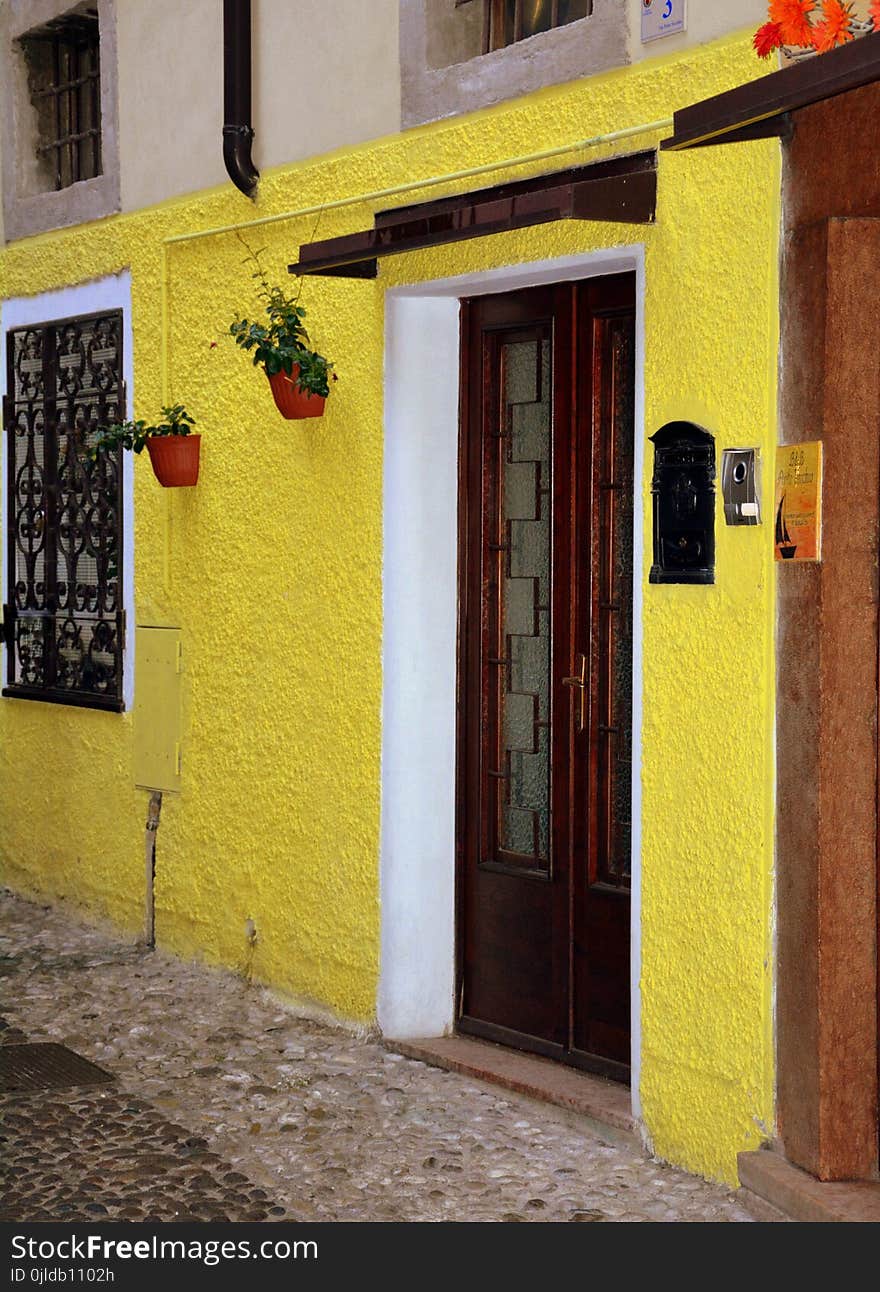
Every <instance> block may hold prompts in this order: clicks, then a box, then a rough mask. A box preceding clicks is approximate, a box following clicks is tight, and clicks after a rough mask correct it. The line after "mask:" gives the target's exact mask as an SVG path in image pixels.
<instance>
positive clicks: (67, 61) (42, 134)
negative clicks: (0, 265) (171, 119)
mask: <svg viewBox="0 0 880 1292" xmlns="http://www.w3.org/2000/svg"><path fill="white" fill-rule="evenodd" d="M116 83H117V69H116V0H82V2H81V3H79V4H77V3H71V0H0V126H2V131H3V146H2V148H0V154H2V165H3V223H4V229H3V232H4V235H5V237H6V240H7V241H11V240H12V239H14V238H23V237H27V236H28V235H30V234H34V233H43V232H44V231H46V230H48V229H57V228H60V227H62V226H64V225H71V224H82V223H84V222H86V221H87V220H96V219H100V218H101V217H102V216H105V215H111V214H112V213H113V212H115V211H118V210H119V199H120V187H119V148H118V124H117V122H118V106H117V94H116Z"/></svg>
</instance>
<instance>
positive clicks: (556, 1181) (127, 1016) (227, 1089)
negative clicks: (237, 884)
mask: <svg viewBox="0 0 880 1292" xmlns="http://www.w3.org/2000/svg"><path fill="white" fill-rule="evenodd" d="M0 1013H2V1014H3V1015H4V1016H5V1019H6V1021H7V1029H6V1031H5V1032H3V1033H0V1039H3V1040H5V1041H6V1042H7V1043H8V1042H9V1041H12V1042H16V1041H21V1040H23V1039H25V1038H26V1039H27V1040H29V1041H55V1042H59V1043H61V1044H63V1045H66V1046H69V1047H70V1048H71V1049H72V1050H75V1051H76V1052H77V1053H78V1054H81V1055H82V1056H83V1057H84V1058H86V1059H89V1060H90V1061H91V1062H92V1063H95V1064H97V1065H98V1066H100V1067H101V1068H103V1069H105V1070H106V1071H107V1072H110V1073H112V1074H113V1076H114V1077H115V1078H116V1081H115V1082H114V1083H112V1084H109V1085H103V1086H94V1085H93V1086H89V1087H85V1086H81V1087H73V1088H69V1089H66V1090H44V1091H40V1092H35V1093H33V1094H15V1095H4V1096H2V1097H0V1117H2V1123H3V1137H4V1138H5V1140H6V1142H5V1143H3V1144H2V1145H0V1163H2V1165H3V1167H4V1168H5V1170H6V1180H5V1185H4V1193H5V1196H4V1198H3V1200H2V1201H0V1219H4V1220H12V1219H16V1220H48V1219H64V1220H74V1219H82V1218H91V1219H101V1220H108V1219H110V1220H112V1219H141V1218H143V1219H153V1220H157V1219H158V1220H174V1219H177V1220H183V1219H212V1218H217V1219H219V1218H228V1219H230V1220H240V1219H261V1220H267V1221H271V1220H275V1219H294V1220H295V1219H303V1220H341V1221H344V1220H373V1221H393V1220H407V1221H408V1220H430V1221H439V1220H454V1221H465V1220H480V1221H482V1220H486V1221H498V1220H502V1221H509V1220H517V1221H546V1220H553V1221H572V1220H574V1221H621V1220H622V1221H636V1220H638V1221H642V1220H648V1221H654V1220H659V1221H718V1220H720V1221H748V1220H750V1219H751V1217H750V1216H749V1214H748V1213H747V1212H746V1211H745V1210H744V1209H743V1207H742V1206H741V1205H739V1204H738V1202H737V1200H736V1196H735V1194H733V1193H732V1192H731V1191H730V1190H728V1189H725V1188H722V1187H717V1186H713V1185H709V1184H706V1183H704V1182H703V1181H701V1180H697V1179H695V1178H693V1177H691V1176H688V1175H686V1174H684V1173H682V1172H680V1171H676V1170H673V1169H672V1168H670V1167H667V1166H664V1165H662V1164H660V1163H657V1162H653V1161H650V1160H648V1159H646V1158H644V1157H642V1156H641V1155H640V1154H639V1153H637V1152H635V1151H633V1150H631V1149H628V1148H621V1147H619V1146H615V1145H614V1144H613V1143H611V1142H610V1141H609V1142H603V1141H602V1140H601V1139H599V1138H597V1137H596V1135H595V1134H593V1133H591V1132H590V1131H589V1130H587V1129H586V1128H585V1127H584V1125H583V1123H579V1122H578V1120H577V1118H576V1117H575V1116H574V1115H573V1114H570V1113H568V1112H565V1111H564V1110H562V1109H558V1108H555V1107H552V1106H549V1105H545V1104H539V1103H536V1102H534V1101H532V1100H529V1099H527V1098H525V1097H522V1096H519V1095H513V1094H510V1093H508V1092H507V1091H500V1090H496V1089H493V1088H492V1087H490V1086H488V1085H484V1084H482V1083H480V1082H476V1081H473V1080H469V1079H467V1078H465V1077H461V1076H458V1075H456V1074H454V1073H450V1072H444V1071H441V1070H439V1069H435V1068H431V1067H428V1066H427V1065H425V1064H423V1063H418V1062H414V1061H411V1060H408V1059H404V1058H401V1057H399V1056H398V1055H395V1054H392V1053H389V1052H388V1051H386V1050H385V1049H384V1048H383V1046H382V1045H381V1044H379V1043H378V1042H377V1041H376V1039H375V1038H370V1037H359V1036H356V1035H354V1034H352V1033H350V1032H347V1031H344V1030H341V1029H335V1028H330V1027H327V1026H324V1025H321V1024H319V1023H316V1022H314V1021H309V1020H306V1019H303V1018H301V1017H299V1016H298V1015H297V1013H296V1012H295V1011H294V1010H293V1009H291V1008H290V1007H288V1006H286V1005H284V1004H283V1003H282V1002H280V1001H279V1000H278V999H277V998H275V997H274V996H273V995H272V994H271V993H269V992H267V991H264V990H263V989H261V988H257V987H253V986H251V985H249V984H247V983H246V982H245V981H243V980H242V979H240V978H237V977H235V976H234V975H232V974H230V973H222V972H218V971H215V970H210V969H206V968H204V967H202V966H199V965H193V964H184V963H181V962H179V961H177V960H174V959H172V958H171V957H169V956H166V955H164V954H162V953H161V952H157V951H150V950H147V949H143V948H139V947H133V946H132V945H130V944H126V943H123V942H121V941H119V940H118V939H115V938H114V937H113V936H112V935H108V934H107V933H106V932H104V931H100V930H96V929H93V928H90V927H88V926H86V925H84V924H81V923H79V922H78V921H76V920H75V919H74V918H73V917H71V916H70V915H69V914H68V913H67V912H66V911H64V910H61V909H49V908H46V907H43V906H40V905H36V904H33V903H29V902H25V901H23V900H22V899H20V898H17V897H13V896H12V895H10V894H8V893H4V894H2V896H0ZM16 1029H18V1030H17V1031H16Z"/></svg>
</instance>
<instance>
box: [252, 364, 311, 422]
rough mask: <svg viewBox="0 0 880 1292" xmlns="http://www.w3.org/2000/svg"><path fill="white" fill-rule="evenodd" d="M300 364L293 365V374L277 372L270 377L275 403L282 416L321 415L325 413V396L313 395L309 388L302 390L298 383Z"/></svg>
mask: <svg viewBox="0 0 880 1292" xmlns="http://www.w3.org/2000/svg"><path fill="white" fill-rule="evenodd" d="M298 373H299V366H298V365H297V364H294V365H293V368H292V369H291V375H290V376H289V377H288V375H287V373H286V372H283V371H282V372H276V373H275V375H274V376H273V377H269V374H268V373H266V376H267V377H269V385H270V386H271V387H272V394H273V395H274V397H275V405H276V407H277V409H278V411H279V413H280V414H281V416H282V417H287V418H293V417H321V416H323V413H324V396H323V395H312V394H310V393H309V392H308V391H307V390H300V388H299V386H298V385H297V384H296V378H297V374H298Z"/></svg>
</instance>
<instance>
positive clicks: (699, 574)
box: [649, 422, 715, 583]
mask: <svg viewBox="0 0 880 1292" xmlns="http://www.w3.org/2000/svg"><path fill="white" fill-rule="evenodd" d="M651 442H652V443H653V445H654V479H653V481H652V484H651V493H652V495H653V502H654V564H653V565H652V566H651V573H650V576H649V577H650V582H651V583H714V582H715V440H714V439H713V437H712V436H711V435H710V434H709V432H708V431H704V430H702V428H701V427H699V426H695V425H694V423H693V422H667V423H666V425H665V426H661V428H660V430H659V431H657V432H656V434H655V435H652V436H651Z"/></svg>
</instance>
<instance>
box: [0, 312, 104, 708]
mask: <svg viewBox="0 0 880 1292" xmlns="http://www.w3.org/2000/svg"><path fill="white" fill-rule="evenodd" d="M6 346H7V353H6V364H7V368H6V373H7V379H6V390H7V394H6V398H5V401H4V425H5V431H6V437H7V489H8V496H7V553H8V555H7V561H8V569H7V575H8V584H7V586H8V590H9V594H8V599H7V604H6V605H5V606H4V608H3V620H4V636H5V641H6V646H7V686H6V687H5V688H4V690H3V694H4V695H8V696H18V697H20V698H24V699H33V700H49V701H54V702H56V703H61V704H77V705H83V706H87V707H91V708H101V709H114V710H117V711H119V710H121V709H122V707H123V703H122V651H123V641H124V635H125V634H124V624H125V612H124V608H123V605H122V463H121V453H120V451H119V450H117V451H116V452H114V453H107V452H104V451H102V452H101V453H99V455H98V458H97V461H95V462H91V461H90V460H89V457H88V450H89V448H90V446H91V444H92V443H93V442H94V438H95V435H96V433H97V430H98V427H99V426H101V425H105V424H107V423H108V422H112V421H115V420H118V419H119V418H120V417H122V416H124V409H125V397H124V387H123V382H122V375H121V374H122V314H121V312H119V311H113V312H109V313H103V314H93V315H88V316H84V317H81V318H74V319H65V320H63V321H60V322H52V323H44V324H40V325H37V326H28V327H20V328H15V329H13V330H11V331H9V332H8V333H7V338H6Z"/></svg>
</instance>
